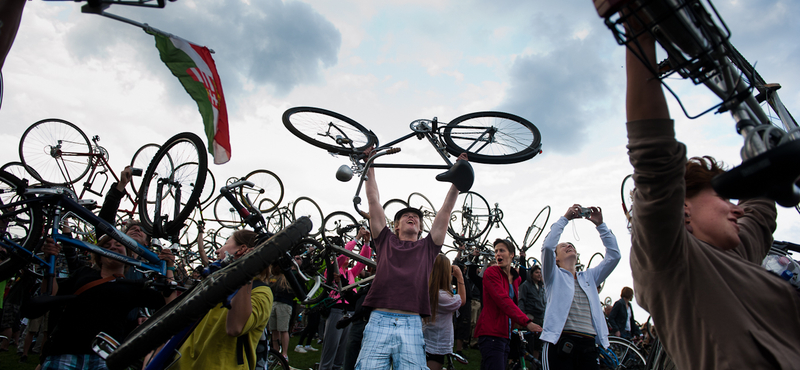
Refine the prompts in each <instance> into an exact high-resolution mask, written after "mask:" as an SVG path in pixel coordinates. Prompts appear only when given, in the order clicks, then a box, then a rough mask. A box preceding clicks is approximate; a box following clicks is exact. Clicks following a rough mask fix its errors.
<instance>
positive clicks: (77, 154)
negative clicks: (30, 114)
mask: <svg viewBox="0 0 800 370" xmlns="http://www.w3.org/2000/svg"><path fill="white" fill-rule="evenodd" d="M90 154H92V146H91V144H90V143H89V138H88V137H86V134H84V133H83V131H81V129H80V128H78V126H75V125H74V124H72V123H70V122H67V121H65V120H62V119H57V118H48V119H43V120H41V121H39V122H36V123H34V124H32V125H31V126H30V127H28V129H27V130H25V133H23V134H22V139H20V141H19V159H20V161H22V163H24V164H25V166H27V167H28V168H32V169H34V171H31V172H30V175H31V176H33V177H34V178H35V179H36V180H38V181H41V182H43V183H45V184H48V185H62V186H66V185H69V184H74V183H75V182H76V181H78V180H80V179H81V178H83V176H86V173H87V172H89V168H90V167H91V166H92V157H91V156H90Z"/></svg>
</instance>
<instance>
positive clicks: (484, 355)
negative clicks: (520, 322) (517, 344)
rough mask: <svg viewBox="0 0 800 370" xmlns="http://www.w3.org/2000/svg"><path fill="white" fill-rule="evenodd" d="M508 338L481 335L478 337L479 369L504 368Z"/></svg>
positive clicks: (501, 369)
mask: <svg viewBox="0 0 800 370" xmlns="http://www.w3.org/2000/svg"><path fill="white" fill-rule="evenodd" d="M508 342H509V341H508V338H500V337H493V336H490V335H482V336H480V337H479V338H478V349H479V350H480V351H481V370H505V368H506V364H507V363H508V351H509V350H510V347H509V344H508Z"/></svg>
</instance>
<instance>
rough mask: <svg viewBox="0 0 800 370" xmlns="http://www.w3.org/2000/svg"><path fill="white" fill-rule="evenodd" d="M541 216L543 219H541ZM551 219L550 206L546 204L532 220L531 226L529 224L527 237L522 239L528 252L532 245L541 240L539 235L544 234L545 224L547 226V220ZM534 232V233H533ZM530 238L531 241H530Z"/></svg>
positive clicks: (525, 250)
mask: <svg viewBox="0 0 800 370" xmlns="http://www.w3.org/2000/svg"><path fill="white" fill-rule="evenodd" d="M545 211H547V214H545V215H544V218H542V214H544V213H545ZM540 218H541V219H540ZM548 220H550V206H549V205H548V206H544V208H542V210H541V211H539V213H538V214H537V215H536V217H535V218H534V219H533V222H531V226H528V230H526V231H525V239H523V240H522V248H523V249H522V250H523V251H524V252H527V251H528V249H530V247H532V246H533V244H534V243H536V241H537V240H539V237H540V236H542V231H544V228H545V226H547V221H548ZM531 233H532V234H531ZM529 240H530V241H529Z"/></svg>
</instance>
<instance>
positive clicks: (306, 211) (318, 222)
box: [292, 197, 325, 236]
mask: <svg viewBox="0 0 800 370" xmlns="http://www.w3.org/2000/svg"><path fill="white" fill-rule="evenodd" d="M302 216H307V217H308V218H309V219H311V222H312V223H313V224H314V226H313V228H312V229H311V231H310V232H309V233H308V235H309V236H317V235H319V233H320V232H321V231H322V222H323V220H324V219H325V216H323V214H322V209H321V208H319V204H317V202H315V201H314V200H313V199H311V198H309V197H299V198H297V199H295V200H294V203H293V204H292V217H293V218H298V217H302ZM292 221H294V220H292Z"/></svg>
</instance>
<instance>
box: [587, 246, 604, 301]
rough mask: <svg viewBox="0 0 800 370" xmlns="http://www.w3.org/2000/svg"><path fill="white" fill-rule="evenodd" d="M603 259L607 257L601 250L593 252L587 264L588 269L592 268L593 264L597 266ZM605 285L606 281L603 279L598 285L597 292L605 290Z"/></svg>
mask: <svg viewBox="0 0 800 370" xmlns="http://www.w3.org/2000/svg"><path fill="white" fill-rule="evenodd" d="M598 257H599V258H598ZM603 259H605V256H603V254H602V253H600V252H596V253H595V254H593V255H592V256H591V257H590V258H589V263H587V264H586V269H587V270H588V269H590V268H592V266H595V267H596V266H597V265H599V264H600V262H603ZM594 261H597V262H594ZM605 285H606V281H605V280H603V281H601V282H600V285H599V286H598V287H597V293H600V292H602V291H603V287H604V286H605Z"/></svg>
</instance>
